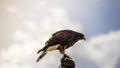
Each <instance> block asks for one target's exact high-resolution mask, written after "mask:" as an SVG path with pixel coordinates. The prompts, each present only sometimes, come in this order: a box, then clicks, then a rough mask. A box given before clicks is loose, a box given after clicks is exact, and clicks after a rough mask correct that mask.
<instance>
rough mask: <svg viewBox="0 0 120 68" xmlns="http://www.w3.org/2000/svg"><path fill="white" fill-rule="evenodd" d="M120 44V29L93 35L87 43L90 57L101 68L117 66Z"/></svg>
mask: <svg viewBox="0 0 120 68" xmlns="http://www.w3.org/2000/svg"><path fill="white" fill-rule="evenodd" d="M119 44H120V31H113V32H111V33H109V34H102V35H100V36H96V37H93V38H91V39H90V40H89V41H88V42H87V44H86V50H87V52H88V55H89V57H88V58H90V59H92V60H94V61H95V62H96V63H97V64H98V65H99V66H100V68H115V64H116V63H117V59H118V58H119V57H120V45H119Z"/></svg>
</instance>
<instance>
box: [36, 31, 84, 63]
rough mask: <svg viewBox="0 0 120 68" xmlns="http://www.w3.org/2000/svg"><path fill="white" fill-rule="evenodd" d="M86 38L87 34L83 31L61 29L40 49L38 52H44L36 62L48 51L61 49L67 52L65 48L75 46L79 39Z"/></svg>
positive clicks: (61, 51)
mask: <svg viewBox="0 0 120 68" xmlns="http://www.w3.org/2000/svg"><path fill="white" fill-rule="evenodd" d="M82 39H83V40H85V36H84V35H83V34H82V33H79V32H76V31H73V30H60V31H58V32H56V33H54V34H52V37H51V38H49V40H48V41H46V43H45V46H44V47H43V48H42V49H40V50H39V51H38V52H37V54H38V53H40V52H42V54H41V55H40V56H39V57H38V59H37V60H36V62H38V61H40V60H41V59H42V57H44V56H45V55H46V54H47V52H48V51H52V50H59V51H60V53H61V54H63V55H64V54H65V49H67V48H69V47H71V46H73V45H74V44H75V43H76V42H77V41H79V40H82Z"/></svg>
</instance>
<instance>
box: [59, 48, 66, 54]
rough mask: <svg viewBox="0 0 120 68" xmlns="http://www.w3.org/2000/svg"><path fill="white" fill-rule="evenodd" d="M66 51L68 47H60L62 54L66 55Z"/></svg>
mask: <svg viewBox="0 0 120 68" xmlns="http://www.w3.org/2000/svg"><path fill="white" fill-rule="evenodd" d="M65 49H66V46H64V47H63V46H60V50H59V51H60V53H61V54H63V55H64V54H65Z"/></svg>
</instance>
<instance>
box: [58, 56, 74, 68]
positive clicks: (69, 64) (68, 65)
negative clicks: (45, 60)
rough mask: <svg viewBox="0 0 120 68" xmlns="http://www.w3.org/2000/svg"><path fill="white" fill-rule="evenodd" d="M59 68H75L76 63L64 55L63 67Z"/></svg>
mask: <svg viewBox="0 0 120 68" xmlns="http://www.w3.org/2000/svg"><path fill="white" fill-rule="evenodd" d="M59 68H75V62H74V61H73V60H72V58H71V57H69V56H68V55H66V54H65V55H64V56H63V57H62V59H61V65H60V67H59Z"/></svg>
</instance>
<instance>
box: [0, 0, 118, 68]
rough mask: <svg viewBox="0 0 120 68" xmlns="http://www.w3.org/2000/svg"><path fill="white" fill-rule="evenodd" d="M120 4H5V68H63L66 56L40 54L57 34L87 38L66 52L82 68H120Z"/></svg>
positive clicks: (1, 17)
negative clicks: (65, 32)
mask: <svg viewBox="0 0 120 68" xmlns="http://www.w3.org/2000/svg"><path fill="white" fill-rule="evenodd" d="M119 12H120V1H119V0H0V68H40V67H41V68H57V67H58V66H59V64H60V59H61V57H62V55H60V54H59V52H58V51H53V52H49V53H48V54H47V55H46V56H45V57H44V58H43V59H42V60H41V61H40V62H39V63H35V61H36V58H37V57H38V56H39V55H37V54H36V52H37V50H39V49H40V48H42V47H43V46H44V43H45V41H46V40H48V39H49V37H50V36H51V34H52V33H54V32H56V31H58V30H62V29H72V30H75V31H78V32H81V33H83V34H85V36H86V38H87V41H79V42H77V43H76V44H75V46H74V47H72V48H69V49H68V50H67V51H66V52H67V54H69V55H70V56H71V57H72V58H73V60H74V61H75V63H76V68H120V13H119Z"/></svg>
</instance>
